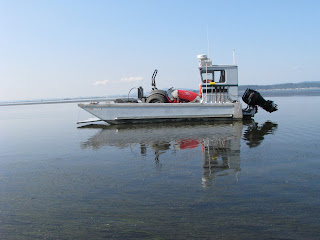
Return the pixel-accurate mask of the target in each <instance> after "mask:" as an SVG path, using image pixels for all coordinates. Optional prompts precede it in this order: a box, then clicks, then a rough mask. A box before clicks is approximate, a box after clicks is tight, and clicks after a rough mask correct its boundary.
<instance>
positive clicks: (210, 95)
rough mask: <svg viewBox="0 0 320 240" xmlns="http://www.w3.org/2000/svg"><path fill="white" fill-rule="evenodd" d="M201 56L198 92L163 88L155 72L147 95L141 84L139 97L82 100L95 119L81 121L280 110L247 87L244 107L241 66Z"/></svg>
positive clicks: (222, 116) (235, 116)
mask: <svg viewBox="0 0 320 240" xmlns="http://www.w3.org/2000/svg"><path fill="white" fill-rule="evenodd" d="M197 58H198V59H199V71H200V85H199V93H195V92H192V91H187V90H178V89H173V88H169V89H168V90H166V91H165V90H160V89H158V88H157V87H156V82H155V78H156V75H157V72H158V70H155V71H154V73H153V75H152V78H151V80H152V83H151V85H152V90H151V91H150V93H149V94H148V96H144V90H143V88H142V87H141V86H140V87H138V88H132V89H131V90H133V89H137V90H138V94H137V95H138V98H137V99H134V98H130V93H131V90H130V91H129V94H128V97H127V98H120V99H115V100H112V101H105V102H90V103H81V104H78V106H79V107H80V108H82V109H84V110H85V111H87V112H89V113H91V114H92V115H94V116H95V117H96V118H95V119H90V120H87V121H80V122H78V123H88V122H94V121H105V122H107V123H109V124H124V123H146V122H147V123H150V122H152V123H155V122H171V121H212V120H215V121H217V120H241V119H243V118H251V117H253V116H254V114H255V113H257V109H258V108H257V106H260V107H262V108H264V109H265V110H267V111H269V112H273V111H276V110H277V105H276V104H274V103H273V101H266V100H264V99H263V97H262V96H261V95H260V94H259V93H258V92H257V91H255V90H252V89H247V91H246V92H245V94H244V95H243V97H242V99H243V101H244V102H245V103H247V104H248V106H247V108H245V109H242V104H241V101H240V100H239V92H238V66H237V65H213V64H212V60H211V59H210V58H208V57H207V55H205V54H200V55H198V56H197Z"/></svg>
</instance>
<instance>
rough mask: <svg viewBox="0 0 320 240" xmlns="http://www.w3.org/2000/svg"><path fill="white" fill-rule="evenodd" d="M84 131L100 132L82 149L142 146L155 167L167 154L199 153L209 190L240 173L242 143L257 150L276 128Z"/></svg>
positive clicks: (176, 127)
mask: <svg viewBox="0 0 320 240" xmlns="http://www.w3.org/2000/svg"><path fill="white" fill-rule="evenodd" d="M83 128H98V129H100V131H99V132H97V133H96V134H95V135H93V136H92V137H90V138H89V139H88V140H87V141H85V142H83V143H82V144H81V148H83V149H85V148H91V149H93V150H98V149H100V148H102V147H104V146H114V147H117V148H120V149H124V148H135V147H137V146H139V148H140V153H141V155H142V156H146V155H147V152H148V151H150V150H151V151H152V152H153V153H154V155H153V156H154V161H155V164H160V163H161V154H163V153H166V152H172V153H174V152H177V151H187V150H190V149H198V150H199V158H201V159H202V163H200V161H199V165H200V164H201V165H202V169H203V171H202V172H203V174H202V184H203V186H208V185H210V184H211V182H212V179H214V178H216V177H217V176H226V175H230V174H234V175H235V176H237V173H238V172H239V171H240V170H241V168H240V163H241V160H240V141H241V137H242V131H243V128H245V130H244V138H243V139H244V140H245V141H246V144H247V145H248V146H250V147H256V146H258V145H259V144H260V143H261V141H262V140H263V139H264V135H267V134H271V133H273V132H274V130H275V129H276V128H277V124H274V123H271V122H265V123H264V124H262V125H261V126H259V124H258V123H255V122H254V121H249V122H242V121H239V122H230V123H218V124H200V125H199V124H183V125H182V124H181V123H176V124H162V125H119V126H108V125H87V126H84V127H83Z"/></svg>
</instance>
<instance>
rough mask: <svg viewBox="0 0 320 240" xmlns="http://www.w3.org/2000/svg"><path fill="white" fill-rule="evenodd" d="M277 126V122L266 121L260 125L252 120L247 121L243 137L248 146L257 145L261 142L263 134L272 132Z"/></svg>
mask: <svg viewBox="0 0 320 240" xmlns="http://www.w3.org/2000/svg"><path fill="white" fill-rule="evenodd" d="M277 128H278V124H276V123H273V122H270V121H267V122H265V123H264V124H262V125H259V124H258V123H256V122H254V121H252V122H248V123H247V128H246V129H245V131H244V134H243V139H244V140H245V141H246V143H247V145H248V146H249V147H250V148H254V147H257V146H259V145H260V144H261V142H262V141H263V139H264V136H265V135H268V134H273V133H274V132H275V130H276V129H277Z"/></svg>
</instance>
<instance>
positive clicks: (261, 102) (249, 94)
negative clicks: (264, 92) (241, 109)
mask: <svg viewBox="0 0 320 240" xmlns="http://www.w3.org/2000/svg"><path fill="white" fill-rule="evenodd" d="M242 100H243V101H244V102H245V103H246V104H248V105H249V106H252V107H253V106H259V107H262V108H263V109H264V110H266V111H267V112H270V113H271V112H274V111H277V110H278V106H277V104H275V103H274V102H273V101H270V100H265V99H264V98H263V97H262V96H261V94H260V93H259V92H257V91H255V90H253V89H250V88H247V90H246V91H245V92H244V94H243V96H242Z"/></svg>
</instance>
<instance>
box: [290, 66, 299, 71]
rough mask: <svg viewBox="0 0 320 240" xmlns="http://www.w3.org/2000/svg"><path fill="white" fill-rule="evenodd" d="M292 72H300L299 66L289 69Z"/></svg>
mask: <svg viewBox="0 0 320 240" xmlns="http://www.w3.org/2000/svg"><path fill="white" fill-rule="evenodd" d="M291 70H292V71H298V70H301V67H300V66H294V67H292V68H291Z"/></svg>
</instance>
